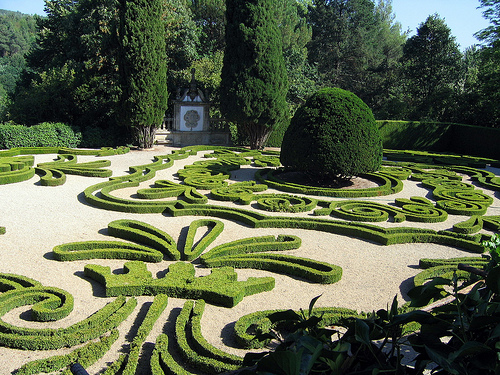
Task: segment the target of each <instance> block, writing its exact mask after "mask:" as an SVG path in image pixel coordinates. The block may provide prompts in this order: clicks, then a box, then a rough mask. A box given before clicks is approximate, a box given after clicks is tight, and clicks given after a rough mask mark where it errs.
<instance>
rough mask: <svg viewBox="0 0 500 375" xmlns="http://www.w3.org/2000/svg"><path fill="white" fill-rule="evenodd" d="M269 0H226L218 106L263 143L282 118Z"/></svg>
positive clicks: (279, 60)
mask: <svg viewBox="0 0 500 375" xmlns="http://www.w3.org/2000/svg"><path fill="white" fill-rule="evenodd" d="M273 5H274V2H273V1H272V0H227V1H226V9H227V13H226V15H227V26H226V49H225V53H224V64H223V67H222V75H221V79H222V81H221V110H222V113H223V115H224V116H225V117H226V118H227V119H229V120H231V121H234V122H236V123H237V124H238V127H239V129H240V130H241V131H242V132H243V133H245V134H247V135H248V138H249V140H250V147H251V148H252V149H258V148H261V147H263V145H264V143H265V141H266V139H267V137H268V136H269V133H270V132H271V130H272V129H273V128H275V127H277V126H279V124H280V123H281V122H283V121H286V120H287V118H288V105H287V103H286V94H287V90H288V82H287V76H286V69H285V64H284V60H283V51H282V50H283V48H282V41H281V35H280V33H279V30H278V27H277V25H276V21H275V19H274V17H273V16H274V14H275V13H274V10H273Z"/></svg>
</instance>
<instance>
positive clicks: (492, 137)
mask: <svg viewBox="0 0 500 375" xmlns="http://www.w3.org/2000/svg"><path fill="white" fill-rule="evenodd" d="M377 124H378V127H379V129H380V134H381V136H382V143H383V145H384V148H388V149H398V150H424V151H440V152H452V153H457V154H465V155H474V156H483V157H488V158H493V159H500V151H499V146H498V145H499V144H500V129H497V128H485V127H478V126H472V125H465V124H453V123H436V122H418V121H387V120H379V121H377Z"/></svg>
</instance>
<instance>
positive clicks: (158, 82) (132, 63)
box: [119, 0, 168, 148]
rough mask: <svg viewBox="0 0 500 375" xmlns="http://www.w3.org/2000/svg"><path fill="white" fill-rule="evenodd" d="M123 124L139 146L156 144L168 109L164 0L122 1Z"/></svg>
mask: <svg viewBox="0 0 500 375" xmlns="http://www.w3.org/2000/svg"><path fill="white" fill-rule="evenodd" d="M120 4H121V19H120V63H119V70H120V77H121V88H122V100H121V111H120V117H121V123H123V124H124V125H126V126H128V127H129V128H131V130H132V132H133V134H134V136H135V141H136V142H137V144H138V145H139V147H140V148H148V147H151V146H152V145H153V142H154V137H155V133H156V128H157V126H158V125H159V124H161V122H162V121H163V116H164V114H165V110H166V109H167V99H168V93H167V66H166V53H165V28H164V25H163V22H162V17H163V10H164V9H163V2H162V1H161V0H120Z"/></svg>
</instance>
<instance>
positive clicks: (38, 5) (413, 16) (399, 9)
mask: <svg viewBox="0 0 500 375" xmlns="http://www.w3.org/2000/svg"><path fill="white" fill-rule="evenodd" d="M44 4H45V3H44V0H0V9H7V10H15V11H20V12H22V13H27V14H44V13H43V8H44ZM478 6H479V0H392V7H393V12H394V14H395V15H396V20H397V21H399V22H400V23H401V25H402V26H403V30H409V31H410V35H413V34H415V32H416V29H417V27H418V26H419V25H420V24H421V23H422V22H424V21H425V19H426V18H427V17H428V16H429V15H431V14H434V13H438V14H439V15H440V16H441V17H442V18H444V19H445V22H446V24H447V25H448V27H450V29H451V33H452V35H453V36H455V37H456V40H457V42H458V43H459V44H460V48H461V49H462V50H464V49H465V48H466V47H468V46H470V45H472V44H476V43H478V41H477V40H476V39H475V38H474V36H473V34H474V33H475V32H477V31H479V30H481V29H484V28H485V27H487V26H488V25H489V23H488V21H487V20H486V19H484V18H483V16H482V11H481V10H480V9H477V7H478Z"/></svg>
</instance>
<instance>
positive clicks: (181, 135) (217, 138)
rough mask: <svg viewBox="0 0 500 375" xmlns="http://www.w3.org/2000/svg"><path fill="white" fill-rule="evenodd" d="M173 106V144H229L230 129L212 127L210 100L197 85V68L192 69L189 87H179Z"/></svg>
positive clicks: (171, 137)
mask: <svg viewBox="0 0 500 375" xmlns="http://www.w3.org/2000/svg"><path fill="white" fill-rule="evenodd" d="M173 107H174V108H173V109H174V119H173V124H172V125H173V126H172V129H171V135H170V137H169V138H170V139H171V140H172V144H173V146H181V147H183V146H191V145H227V144H229V140H230V133H229V131H227V130H222V131H221V130H220V129H217V130H215V129H212V126H211V124H210V115H209V110H210V102H209V100H208V98H207V97H206V95H205V93H204V92H203V91H202V90H201V89H200V88H198V86H197V83H196V80H195V69H192V70H191V82H190V84H189V87H188V88H186V89H184V90H181V89H180V88H179V89H177V95H176V99H175V101H174V102H173Z"/></svg>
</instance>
